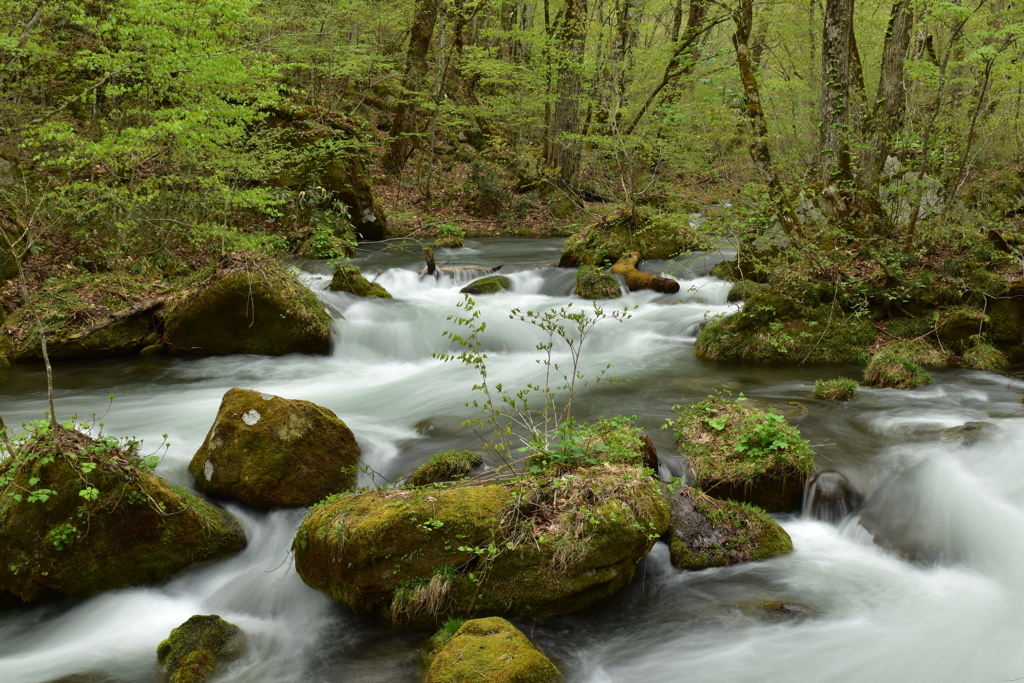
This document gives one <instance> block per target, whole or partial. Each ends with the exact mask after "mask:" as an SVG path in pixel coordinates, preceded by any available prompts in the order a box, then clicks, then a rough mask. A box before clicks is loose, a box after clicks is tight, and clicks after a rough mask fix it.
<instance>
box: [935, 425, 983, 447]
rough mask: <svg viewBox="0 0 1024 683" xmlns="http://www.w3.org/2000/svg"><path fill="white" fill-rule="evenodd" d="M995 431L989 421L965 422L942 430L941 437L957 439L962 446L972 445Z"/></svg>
mask: <svg viewBox="0 0 1024 683" xmlns="http://www.w3.org/2000/svg"><path fill="white" fill-rule="evenodd" d="M994 431H996V426H995V425H994V424H993V423H991V422H965V423H964V424H962V425H960V426H959V427H950V428H948V429H943V430H942V437H943V438H944V439H948V440H950V441H959V442H960V443H962V444H963V445H964V446H973V445H974V444H976V443H978V442H979V441H981V440H982V439H984V438H986V437H987V436H989V435H991V434H992V432H994Z"/></svg>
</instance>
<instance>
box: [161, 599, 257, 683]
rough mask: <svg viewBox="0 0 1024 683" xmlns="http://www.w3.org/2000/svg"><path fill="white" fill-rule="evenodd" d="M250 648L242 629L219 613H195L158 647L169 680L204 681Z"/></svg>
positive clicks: (187, 682)
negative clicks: (247, 646) (218, 614)
mask: <svg viewBox="0 0 1024 683" xmlns="http://www.w3.org/2000/svg"><path fill="white" fill-rule="evenodd" d="M245 651H246V643H245V634H244V633H242V630H241V629H240V628H238V627H237V626H235V625H234V624H231V623H229V622H227V621H224V620H223V619H221V618H220V617H219V616H217V615H216V614H212V615H209V616H200V615H197V616H194V617H192V618H190V619H189V620H188V621H186V622H185V623H184V624H182V625H181V626H179V627H177V628H176V629H174V630H173V631H171V635H170V636H169V637H168V638H167V639H166V640H164V641H163V642H161V643H160V645H159V646H157V649H156V656H157V662H158V663H159V664H160V666H161V667H163V668H164V670H165V671H166V677H167V681H168V683H202V682H203V681H205V680H207V679H208V678H210V677H211V676H212V675H213V674H214V673H215V672H216V671H217V669H218V667H220V666H223V665H224V664H226V663H228V662H231V661H233V660H236V659H238V658H240V657H242V656H243V655H244V654H245Z"/></svg>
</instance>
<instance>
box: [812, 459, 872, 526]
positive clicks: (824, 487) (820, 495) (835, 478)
mask: <svg viewBox="0 0 1024 683" xmlns="http://www.w3.org/2000/svg"><path fill="white" fill-rule="evenodd" d="M862 502H863V497H862V496H861V495H860V493H859V492H858V491H857V490H856V489H854V488H853V486H852V485H851V484H850V482H849V480H847V478H846V477H844V476H843V475H842V474H840V473H839V472H821V473H819V474H818V475H816V476H815V477H814V479H812V480H811V482H810V484H808V485H807V492H806V493H805V494H804V514H805V515H807V516H808V517H810V518H811V519H818V520H821V521H823V522H831V523H833V524H835V523H837V522H840V521H842V520H843V519H845V518H846V517H847V515H850V514H852V513H853V512H854V511H855V510H857V508H859V507H860V505H861V503H862Z"/></svg>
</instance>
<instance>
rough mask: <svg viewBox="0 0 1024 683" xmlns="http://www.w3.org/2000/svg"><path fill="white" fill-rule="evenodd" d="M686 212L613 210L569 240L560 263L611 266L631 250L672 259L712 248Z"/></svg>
mask: <svg viewBox="0 0 1024 683" xmlns="http://www.w3.org/2000/svg"><path fill="white" fill-rule="evenodd" d="M689 220H690V219H689V216H687V215H685V214H658V213H655V212H652V211H651V210H650V209H649V208H646V207H639V206H638V207H635V208H633V209H632V210H631V211H630V210H625V209H623V210H619V211H613V212H612V213H610V214H608V215H607V216H605V217H604V218H602V219H601V220H600V221H599V222H598V223H595V224H594V225H591V226H588V227H586V228H583V229H582V230H580V231H579V232H577V233H576V234H575V235H573V236H571V237H569V238H568V239H567V240H565V244H564V246H563V247H562V256H561V259H560V260H559V261H558V265H559V266H561V267H563V268H575V267H578V266H586V265H589V266H608V265H611V264H613V263H615V262H616V261H618V260H619V259H620V258H622V257H623V256H625V255H626V254H628V253H629V252H631V251H636V252H639V253H640V256H641V257H642V258H644V259H669V258H673V257H675V256H678V255H679V254H682V253H684V252H689V251H697V250H705V249H708V248H709V247H710V243H709V242H708V240H707V238H705V237H703V236H702V235H700V234H698V233H697V231H696V230H694V229H693V228H692V227H691V226H690V222H689Z"/></svg>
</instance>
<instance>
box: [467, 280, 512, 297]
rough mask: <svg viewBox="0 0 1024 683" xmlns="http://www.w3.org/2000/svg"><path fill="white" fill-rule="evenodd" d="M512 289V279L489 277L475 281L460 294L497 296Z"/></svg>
mask: <svg viewBox="0 0 1024 683" xmlns="http://www.w3.org/2000/svg"><path fill="white" fill-rule="evenodd" d="M510 289H512V280H511V279H509V278H507V277H505V276H504V275H488V276H487V277H482V278H480V279H479V280H473V281H472V282H470V283H469V284H468V285H466V286H465V287H463V288H462V289H460V290H459V293H460V294H471V295H473V296H478V295H480V294H496V293H498V292H505V291H508V290H510Z"/></svg>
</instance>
